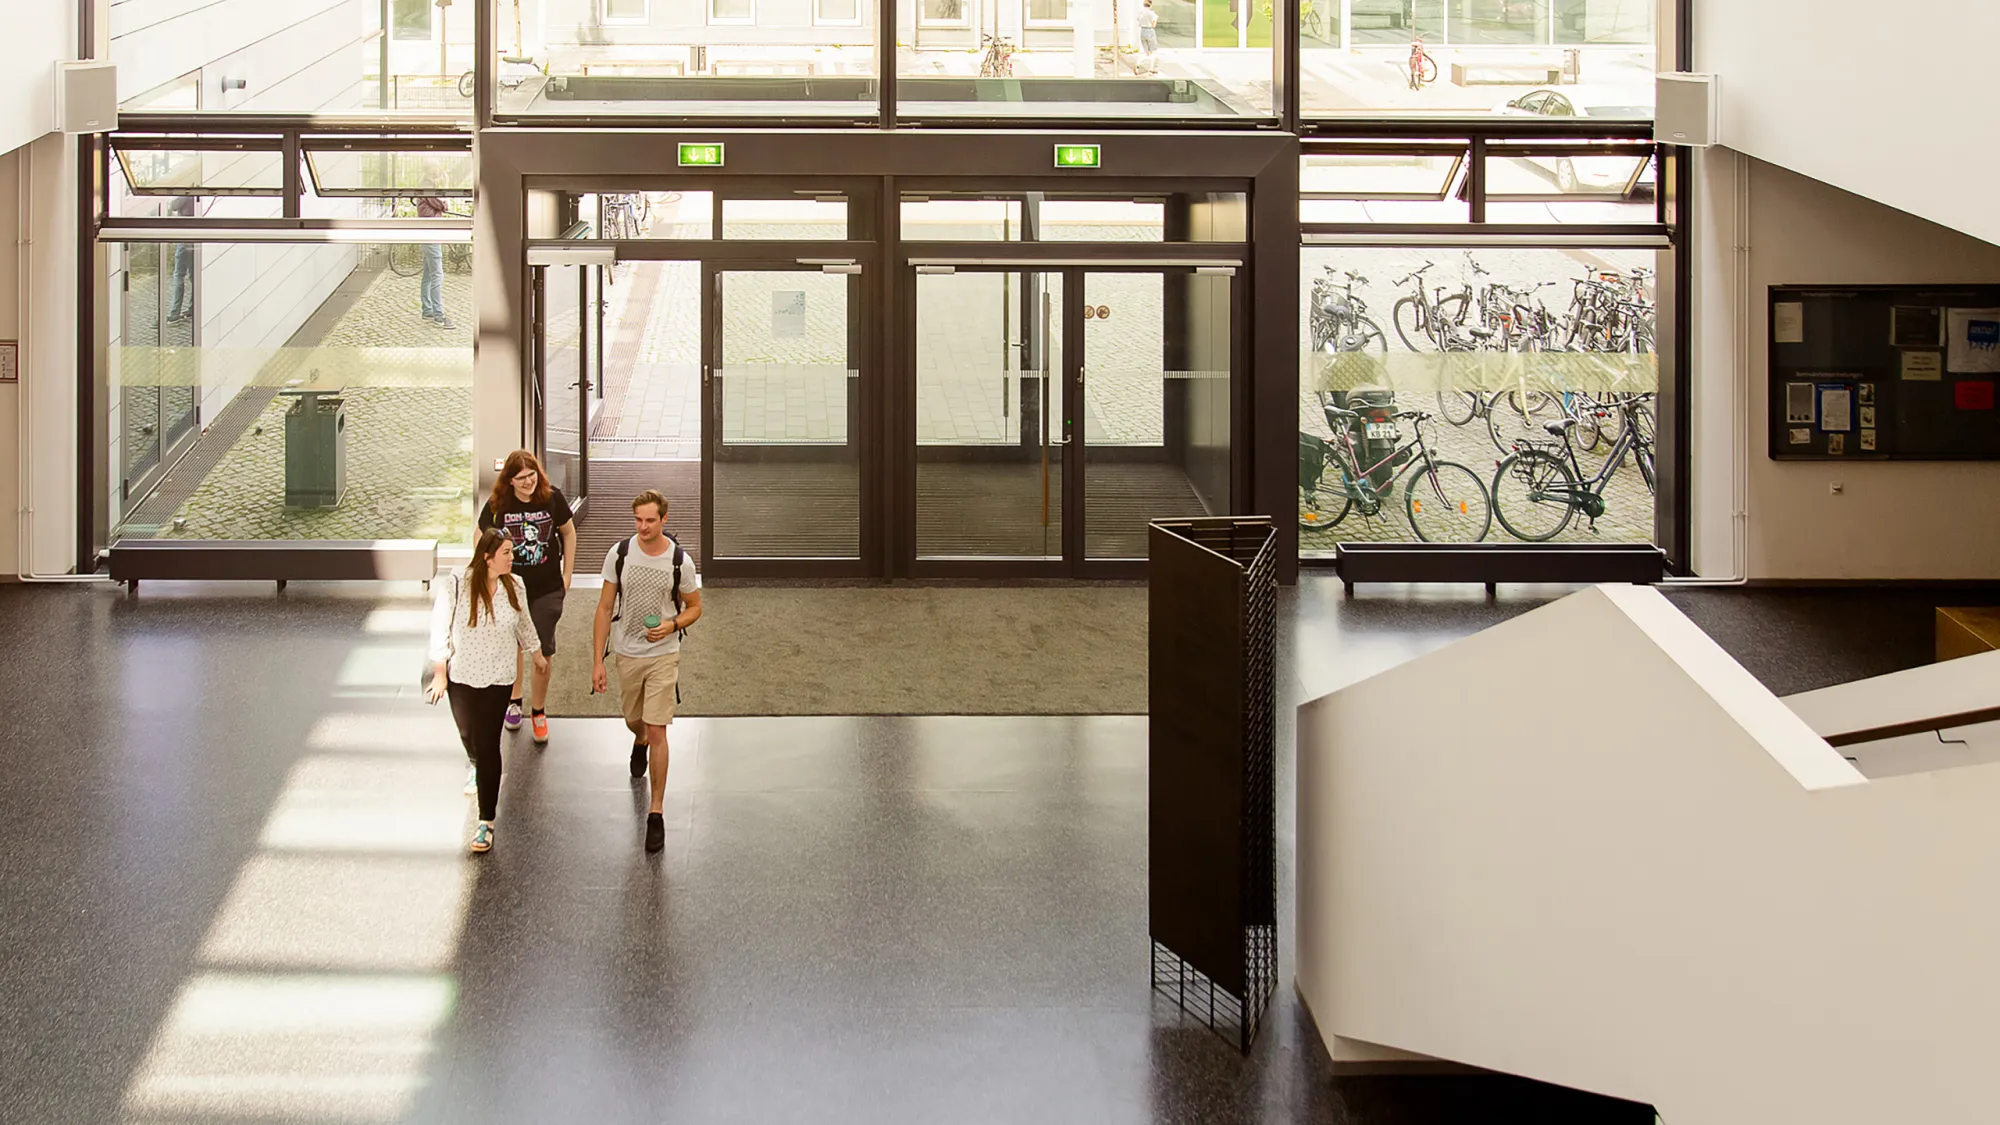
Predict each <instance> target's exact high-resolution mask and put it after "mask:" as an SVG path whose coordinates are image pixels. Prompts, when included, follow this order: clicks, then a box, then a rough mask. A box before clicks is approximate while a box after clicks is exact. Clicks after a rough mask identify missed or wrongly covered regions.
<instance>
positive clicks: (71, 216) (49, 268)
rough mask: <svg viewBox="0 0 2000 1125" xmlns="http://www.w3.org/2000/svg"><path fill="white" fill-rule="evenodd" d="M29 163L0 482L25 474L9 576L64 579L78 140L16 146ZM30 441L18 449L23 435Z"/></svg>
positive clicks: (73, 446)
mask: <svg viewBox="0 0 2000 1125" xmlns="http://www.w3.org/2000/svg"><path fill="white" fill-rule="evenodd" d="M23 153H24V154H25V155H24V157H18V156H17V158H24V159H25V160H26V162H27V164H28V170H27V174H26V177H25V178H26V181H27V184H28V194H27V201H28V202H27V206H28V217H27V220H26V222H25V224H24V225H25V227H26V230H27V232H28V238H29V244H28V247H27V255H28V277H29V284H28V286H27V287H26V289H25V291H24V292H23V294H22V299H21V300H20V301H19V302H18V304H19V306H20V307H21V309H22V312H21V317H22V321H23V323H24V324H25V325H26V328H25V329H24V330H23V331H22V333H21V384H20V401H21V405H20V409H21V410H24V411H25V412H26V414H27V417H26V418H25V419H22V420H21V425H20V426H19V427H18V428H17V429H16V430H10V431H0V434H3V435H4V436H0V442H4V443H5V448H6V449H7V450H9V451H10V452H9V455H5V456H0V479H4V480H12V481H17V482H18V481H21V480H23V479H24V478H23V476H22V473H21V470H22V469H23V468H25V469H26V474H25V486H23V485H21V484H16V485H15V487H17V488H20V489H21V491H23V492H24V493H25V504H24V505H22V507H23V508H25V512H21V513H15V512H14V511H13V510H12V509H9V512H8V515H9V517H10V518H11V516H13V515H15V514H20V515H23V516H25V518H24V519H23V520H22V521H21V527H22V529H23V530H22V532H21V534H22V535H23V536H24V537H25V544H26V547H25V550H24V551H18V552H17V553H18V554H22V555H25V557H24V558H23V557H17V558H16V559H15V560H14V566H12V567H9V568H8V572H9V573H24V572H25V573H29V574H63V573H66V572H68V571H69V570H71V569H72V568H73V567H74V566H75V565H76V539H77V527H76V515H77V503H76V477H77V460H76V458H77V441H76V438H77V432H76V431H77V421H76V419H77V394H76V389H77V388H76V371H77V366H76V337H77V315H76V313H77V309H76V284H77V261H76V229H77V228H76V224H77V215H76V143H75V142H74V141H72V140H71V139H70V138H68V137H65V136H63V135H62V134H60V133H51V134H48V135H46V136H44V137H42V138H41V139H40V140H38V141H36V142H35V143H34V144H32V145H30V146H28V147H27V148H26V149H25V150H23ZM22 434H27V435H30V436H31V437H32V440H31V441H30V442H29V443H28V446H27V448H26V450H25V451H23V450H22V448H21V445H20V440H21V435H22Z"/></svg>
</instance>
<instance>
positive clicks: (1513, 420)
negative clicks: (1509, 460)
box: [1486, 391, 1555, 454]
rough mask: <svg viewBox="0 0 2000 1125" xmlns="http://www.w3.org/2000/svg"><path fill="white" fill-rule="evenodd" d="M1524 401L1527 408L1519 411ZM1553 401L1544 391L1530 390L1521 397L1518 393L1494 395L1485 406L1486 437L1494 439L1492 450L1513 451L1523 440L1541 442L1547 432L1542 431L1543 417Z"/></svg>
mask: <svg viewBox="0 0 2000 1125" xmlns="http://www.w3.org/2000/svg"><path fill="white" fill-rule="evenodd" d="M1523 401H1526V403H1527V409H1525V410H1523V409H1522V408H1521V403H1522V402H1523ZM1554 405H1555V399H1554V398H1552V397H1551V396H1550V395H1549V394H1548V392H1546V391H1529V392H1528V393H1527V395H1526V396H1525V399H1524V397H1523V396H1522V395H1521V394H1520V392H1518V391H1508V392H1507V393H1506V394H1496V395H1494V396H1493V401H1492V402H1490V403H1488V404H1487V406H1486V436H1487V437H1489V438H1492V439H1493V448H1495V449H1497V450H1499V451H1500V452H1501V453H1503V454H1504V453H1512V452H1514V448H1515V446H1517V445H1519V444H1520V443H1521V442H1523V441H1543V440H1546V439H1547V438H1548V432H1547V431H1546V430H1544V429H1543V428H1542V421H1543V417H1544V416H1546V415H1549V414H1551V413H1552V412H1551V410H1550V407H1552V406H1554Z"/></svg>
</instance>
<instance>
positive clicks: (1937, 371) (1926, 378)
mask: <svg viewBox="0 0 2000 1125" xmlns="http://www.w3.org/2000/svg"><path fill="white" fill-rule="evenodd" d="M1903 378H1905V379H1911V380H1921V381H1923V382H1928V383H1935V382H1938V381H1939V380H1941V379H1943V378H1944V357H1943V356H1941V355H1939V354H1938V353H1936V352H1904V353H1903Z"/></svg>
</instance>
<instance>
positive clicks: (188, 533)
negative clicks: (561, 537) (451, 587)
mask: <svg viewBox="0 0 2000 1125" xmlns="http://www.w3.org/2000/svg"><path fill="white" fill-rule="evenodd" d="M419 281H420V279H419V278H418V277H400V276H398V275H396V274H395V273H393V272H391V271H388V270H383V271H381V272H380V273H379V274H378V275H377V277H376V279H375V280H374V282H373V283H372V284H370V286H369V287H368V289H367V291H366V292H364V293H363V294H362V295H361V297H360V298H358V299H357V300H356V301H355V303H354V305H353V306H352V307H351V308H349V309H348V310H347V312H346V313H344V314H343V315H342V316H341V317H340V318H339V319H338V320H337V321H335V322H334V323H333V324H332V325H331V326H329V328H328V329H327V331H326V332H325V334H324V335H323V336H322V337H321V339H320V340H319V341H318V343H317V346H318V347H321V348H329V347H332V348H357V349H383V350H384V351H391V350H393V351H396V352H402V351H404V350H406V349H412V348H422V349H425V350H426V351H430V350H432V349H440V350H439V351H430V354H433V355H440V354H441V355H443V356H445V357H447V359H448V361H451V365H452V369H451V370H450V371H446V372H441V373H440V376H441V377H440V380H439V381H440V382H443V383H445V384H446V385H438V386H358V387H357V386H353V385H351V384H350V385H349V388H348V389H347V391H346V392H345V393H344V394H343V395H342V399H343V401H344V402H345V403H346V413H347V424H346V430H347V493H346V495H345V496H344V497H343V498H342V500H341V503H340V504H339V506H337V507H334V508H324V509H318V508H288V507H286V506H285V411H286V409H287V408H288V407H289V406H290V405H291V400H290V399H288V398H285V397H282V396H281V397H279V398H278V399H276V400H274V401H273V402H272V404H271V405H270V406H269V407H267V408H266V409H265V410H264V412H263V413H262V414H261V415H260V416H259V418H258V420H257V423H256V424H255V426H253V427H252V428H251V430H250V431H249V432H247V433H245V434H244V435H243V437H242V438H241V439H240V440H238V441H237V442H236V444H235V445H233V446H231V447H230V449H229V450H228V452H227V453H225V454H223V456H222V458H221V460H220V461H219V463H217V465H216V466H215V468H214V469H212V470H211V471H210V472H209V473H208V475H207V476H206V477H205V478H204V479H203V481H202V483H201V484H200V485H199V486H198V487H196V489H195V491H194V493H193V494H192V495H191V496H190V497H189V498H188V500H187V502H186V503H185V504H183V505H181V507H180V509H179V510H178V511H177V512H175V514H174V518H173V520H172V521H171V522H170V523H169V525H168V526H166V527H163V528H161V529H160V532H159V534H160V535H161V536H163V537H171V538H177V539H181V538H186V539H392V538H419V539H431V538H435V539H437V540H439V541H440V542H452V543H456V542H463V541H467V540H469V539H470V538H471V534H472V527H473V516H474V503H473V495H472V481H473V474H472V385H471V384H472V315H471V278H470V277H469V276H467V275H464V274H454V273H451V272H449V271H447V272H446V274H445V277H444V299H445V310H446V314H447V315H448V316H449V317H450V318H451V319H452V320H453V321H454V325H453V327H451V328H439V327H435V326H433V325H431V324H429V323H427V322H425V321H424V320H423V319H422V312H421V308H420V304H419V300H418V285H419ZM296 343H302V342H300V341H295V344H296ZM461 347H462V349H463V350H462V352H461V351H460V350H459V349H460V348H461ZM460 356H462V362H459V357H460ZM361 366H363V367H364V368H365V366H366V364H362V365H361Z"/></svg>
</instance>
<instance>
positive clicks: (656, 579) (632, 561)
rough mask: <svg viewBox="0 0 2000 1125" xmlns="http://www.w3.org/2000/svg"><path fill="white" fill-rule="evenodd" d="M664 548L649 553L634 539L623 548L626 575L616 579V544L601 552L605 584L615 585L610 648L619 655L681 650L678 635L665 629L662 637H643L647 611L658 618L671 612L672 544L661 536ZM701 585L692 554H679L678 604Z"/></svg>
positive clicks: (659, 653)
mask: <svg viewBox="0 0 2000 1125" xmlns="http://www.w3.org/2000/svg"><path fill="white" fill-rule="evenodd" d="M660 541H661V542H662V543H665V544H666V547H667V549H666V550H664V551H661V552H660V553H659V554H657V555H649V554H647V553H646V552H645V550H644V549H643V548H641V547H640V546H639V543H638V540H637V539H629V540H626V542H628V543H631V544H632V546H631V547H630V548H629V549H628V550H627V551H626V552H625V579H624V581H623V582H620V581H619V579H618V548H617V547H615V546H614V547H612V548H611V550H609V551H607V552H605V555H604V584H605V585H607V586H609V585H612V584H613V583H616V584H617V585H618V620H616V621H613V622H612V623H611V651H612V652H614V653H617V654H618V655H619V656H631V657H646V656H665V655H666V654H667V653H670V652H679V651H680V650H681V635H680V634H679V633H668V634H667V639H666V640H663V641H648V640H647V639H646V615H647V614H651V613H656V614H659V616H660V620H661V621H666V620H667V619H669V618H671V617H672V616H673V615H674V595H673V588H674V545H673V543H672V542H671V541H669V540H667V539H665V538H662V539H661V540H660ZM699 589H701V574H700V573H699V572H697V571H696V570H695V568H694V556H692V555H689V554H687V553H685V552H683V553H682V555H681V604H682V605H683V606H685V605H687V596H688V595H689V594H692V593H694V592H695V591H697V590H699Z"/></svg>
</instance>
